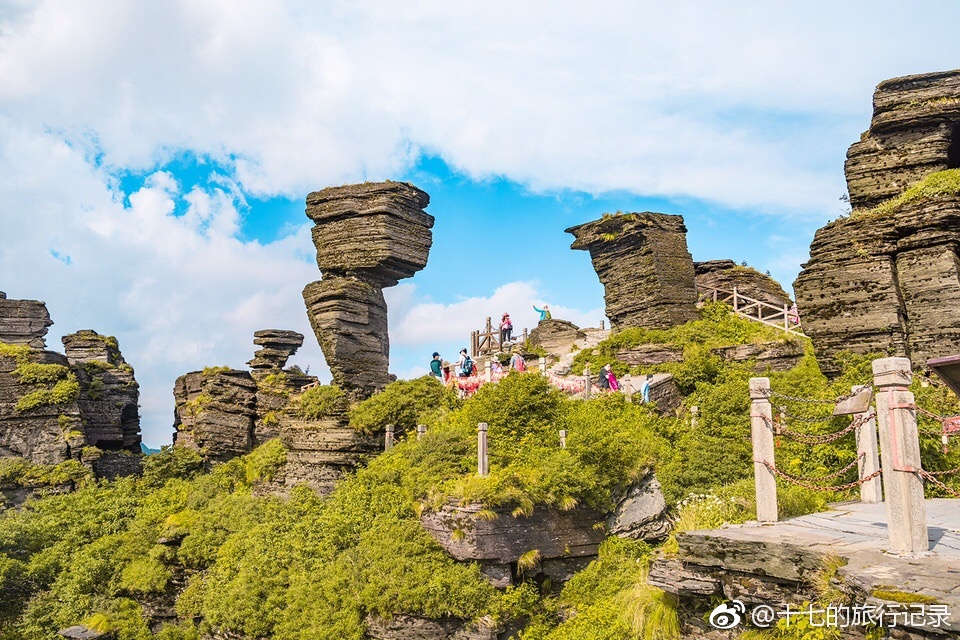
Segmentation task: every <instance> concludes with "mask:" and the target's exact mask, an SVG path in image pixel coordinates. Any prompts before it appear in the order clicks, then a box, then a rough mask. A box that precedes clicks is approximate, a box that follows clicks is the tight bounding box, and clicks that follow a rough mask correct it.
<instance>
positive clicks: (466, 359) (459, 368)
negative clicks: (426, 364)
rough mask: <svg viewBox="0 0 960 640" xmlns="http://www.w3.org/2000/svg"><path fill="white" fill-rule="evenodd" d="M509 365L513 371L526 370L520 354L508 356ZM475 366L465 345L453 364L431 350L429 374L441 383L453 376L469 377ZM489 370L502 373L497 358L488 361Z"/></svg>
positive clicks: (525, 363)
mask: <svg viewBox="0 0 960 640" xmlns="http://www.w3.org/2000/svg"><path fill="white" fill-rule="evenodd" d="M451 367H453V371H451ZM509 367H510V369H511V370H513V371H520V372H521V373H522V372H524V371H526V370H527V362H526V360H524V359H523V356H522V355H520V354H519V353H514V354H513V355H512V356H510V363H509ZM476 368H477V367H476V364H475V363H474V362H473V358H471V357H470V354H469V353H467V349H466V347H464V348H463V349H460V357H459V359H458V360H457V363H456V364H455V365H451V364H450V363H449V362H444V361H443V358H441V357H440V353H439V352H437V351H434V352H433V359H432V360H431V361H430V375H432V376H433V377H435V378H437V379H439V380H440V382H443V383H447V382H449V381H450V379H451V378H453V377H457V378H467V377H470V376H472V375H474V373H476ZM490 372H491V373H492V374H494V375H496V374H502V373H503V365H502V364H500V361H499V360H498V359H497V358H493V359H492V360H491V361H490Z"/></svg>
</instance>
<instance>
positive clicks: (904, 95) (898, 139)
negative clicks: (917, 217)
mask: <svg viewBox="0 0 960 640" xmlns="http://www.w3.org/2000/svg"><path fill="white" fill-rule="evenodd" d="M958 167H960V70H955V71H945V72H940V73H925V74H922V75H914V76H905V77H902V78H893V79H891V80H885V81H884V82H881V83H880V85H879V86H877V90H876V92H875V93H874V94H873V120H872V121H871V122H870V129H869V131H867V132H866V133H864V135H863V137H862V138H861V140H860V141H859V142H855V143H854V144H852V145H851V146H850V149H849V150H848V151H847V161H846V164H845V165H844V170H845V172H846V176H847V190H848V192H849V194H850V204H851V205H852V206H853V208H854V209H861V208H870V207H873V206H875V205H877V204H880V203H881V202H883V201H884V200H887V199H889V198H892V197H894V196H896V195H899V194H900V193H902V192H903V191H904V190H905V189H906V188H907V187H909V186H910V185H912V184H914V183H916V182H918V181H919V180H920V179H922V178H923V177H924V176H925V175H928V174H930V173H933V172H935V171H942V170H944V169H955V168H958Z"/></svg>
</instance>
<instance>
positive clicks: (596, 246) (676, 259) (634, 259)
mask: <svg viewBox="0 0 960 640" xmlns="http://www.w3.org/2000/svg"><path fill="white" fill-rule="evenodd" d="M566 231H567V233H570V234H573V236H574V237H575V238H576V240H575V241H574V242H573V245H571V248H572V249H584V250H587V251H589V252H590V258H591V260H592V261H593V268H594V269H595V270H596V272H597V275H598V276H599V277H600V282H602V283H603V288H604V291H605V296H604V299H605V300H606V313H607V317H608V318H610V324H611V325H612V327H613V328H614V329H615V330H620V329H624V328H626V327H644V328H651V329H668V328H670V327H674V326H677V325H681V324H683V323H685V322H687V321H689V320H694V319H696V318H697V317H698V315H697V309H696V302H697V295H696V285H695V282H694V268H693V258H692V257H691V256H690V252H689V251H688V250H687V238H686V233H687V228H686V227H685V226H684V224H683V217H682V216H673V215H667V214H664V213H649V212H647V213H627V214H614V215H609V214H607V215H604V217H603V218H601V219H600V220H595V221H593V222H588V223H587V224H582V225H579V226H576V227H571V228H569V229H567V230H566Z"/></svg>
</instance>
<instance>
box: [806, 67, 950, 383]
mask: <svg viewBox="0 0 960 640" xmlns="http://www.w3.org/2000/svg"><path fill="white" fill-rule="evenodd" d="M958 105H960V72H950V73H939V74H928V75H924V76H911V77H908V78H897V79H894V80H890V81H887V82H884V83H882V84H881V85H880V86H879V88H878V89H877V93H876V94H875V96H874V118H873V123H872V125H871V129H870V131H869V132H867V134H866V135H865V136H864V139H863V140H862V141H861V142H857V143H855V144H854V145H852V146H851V148H850V152H849V153H848V160H847V165H846V170H847V180H848V185H849V188H850V199H851V203H852V204H853V205H854V207H855V208H854V211H853V213H852V214H851V215H850V216H849V217H847V218H843V219H840V220H837V221H835V222H832V223H830V224H828V225H827V226H825V227H823V228H822V229H820V230H819V231H817V233H816V235H815V237H814V240H813V243H812V244H811V245H810V260H809V262H807V263H806V264H805V265H804V266H803V271H802V272H801V273H800V276H799V277H798V278H797V280H796V282H795V283H794V291H795V292H796V295H797V304H798V307H799V309H800V316H801V319H802V322H803V329H804V332H805V333H806V334H807V335H808V336H810V338H811V339H812V340H813V344H814V348H815V350H816V353H817V360H818V361H819V362H820V366H821V368H822V369H823V370H824V372H826V373H828V374H833V373H836V372H837V371H838V370H839V367H838V365H837V363H836V362H835V356H836V354H837V352H839V351H841V350H851V351H854V352H858V353H869V352H884V353H886V354H887V355H892V356H905V357H909V358H910V359H911V361H912V362H913V364H914V366H921V365H923V364H925V363H926V361H927V360H929V359H930V358H934V357H938V356H944V355H952V354H955V353H958V352H960V328H958V327H960V315H958V311H957V309H958V308H960V306H958V303H960V259H958V245H960V226H958V222H960V170H958V169H955V168H954V167H957V166H960V154H958V153H957V149H958V145H960V135H957V131H958V127H960V106H958ZM938 169H947V170H945V171H936V170H938ZM931 171H936V172H935V173H929V172H931ZM918 180H919V182H917V181H918ZM908 187H909V189H908ZM894 196H895V197H894ZM891 197H893V198H892V199H890V200H886V201H885V202H883V204H880V205H878V206H874V207H873V208H871V209H865V208H864V207H868V206H872V205H875V204H877V203H878V202H881V201H883V200H884V199H886V198H891Z"/></svg>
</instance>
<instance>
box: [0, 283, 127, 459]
mask: <svg viewBox="0 0 960 640" xmlns="http://www.w3.org/2000/svg"><path fill="white" fill-rule="evenodd" d="M51 324H53V323H52V322H51V321H50V315H49V313H48V312H47V309H46V306H45V305H44V304H43V303H42V302H37V301H34V300H8V299H7V298H6V297H5V296H3V297H0V456H19V457H23V458H25V459H27V460H30V461H31V462H34V463H40V464H57V463H60V462H64V461H66V460H70V459H74V460H79V461H81V462H82V463H83V464H84V465H86V466H87V467H88V468H90V469H91V470H93V472H94V473H95V474H96V475H97V476H98V477H106V478H113V477H117V476H120V475H129V474H133V473H137V472H139V470H140V457H141V454H140V416H139V411H138V408H137V406H138V405H137V403H138V400H139V385H138V384H137V381H136V379H135V378H134V373H133V369H132V368H131V367H130V365H128V364H127V363H126V361H125V360H124V359H123V356H122V355H121V353H120V348H119V345H118V344H117V340H116V338H113V337H110V336H101V335H100V334H98V333H97V332H95V331H90V330H85V331H79V332H77V333H74V334H71V335H68V336H65V337H64V338H63V344H64V347H65V349H66V356H64V355H61V354H59V353H55V352H53V351H47V350H45V349H43V348H42V347H43V345H44V344H45V341H44V336H45V335H46V333H47V328H48V327H49V326H50V325H51Z"/></svg>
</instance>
